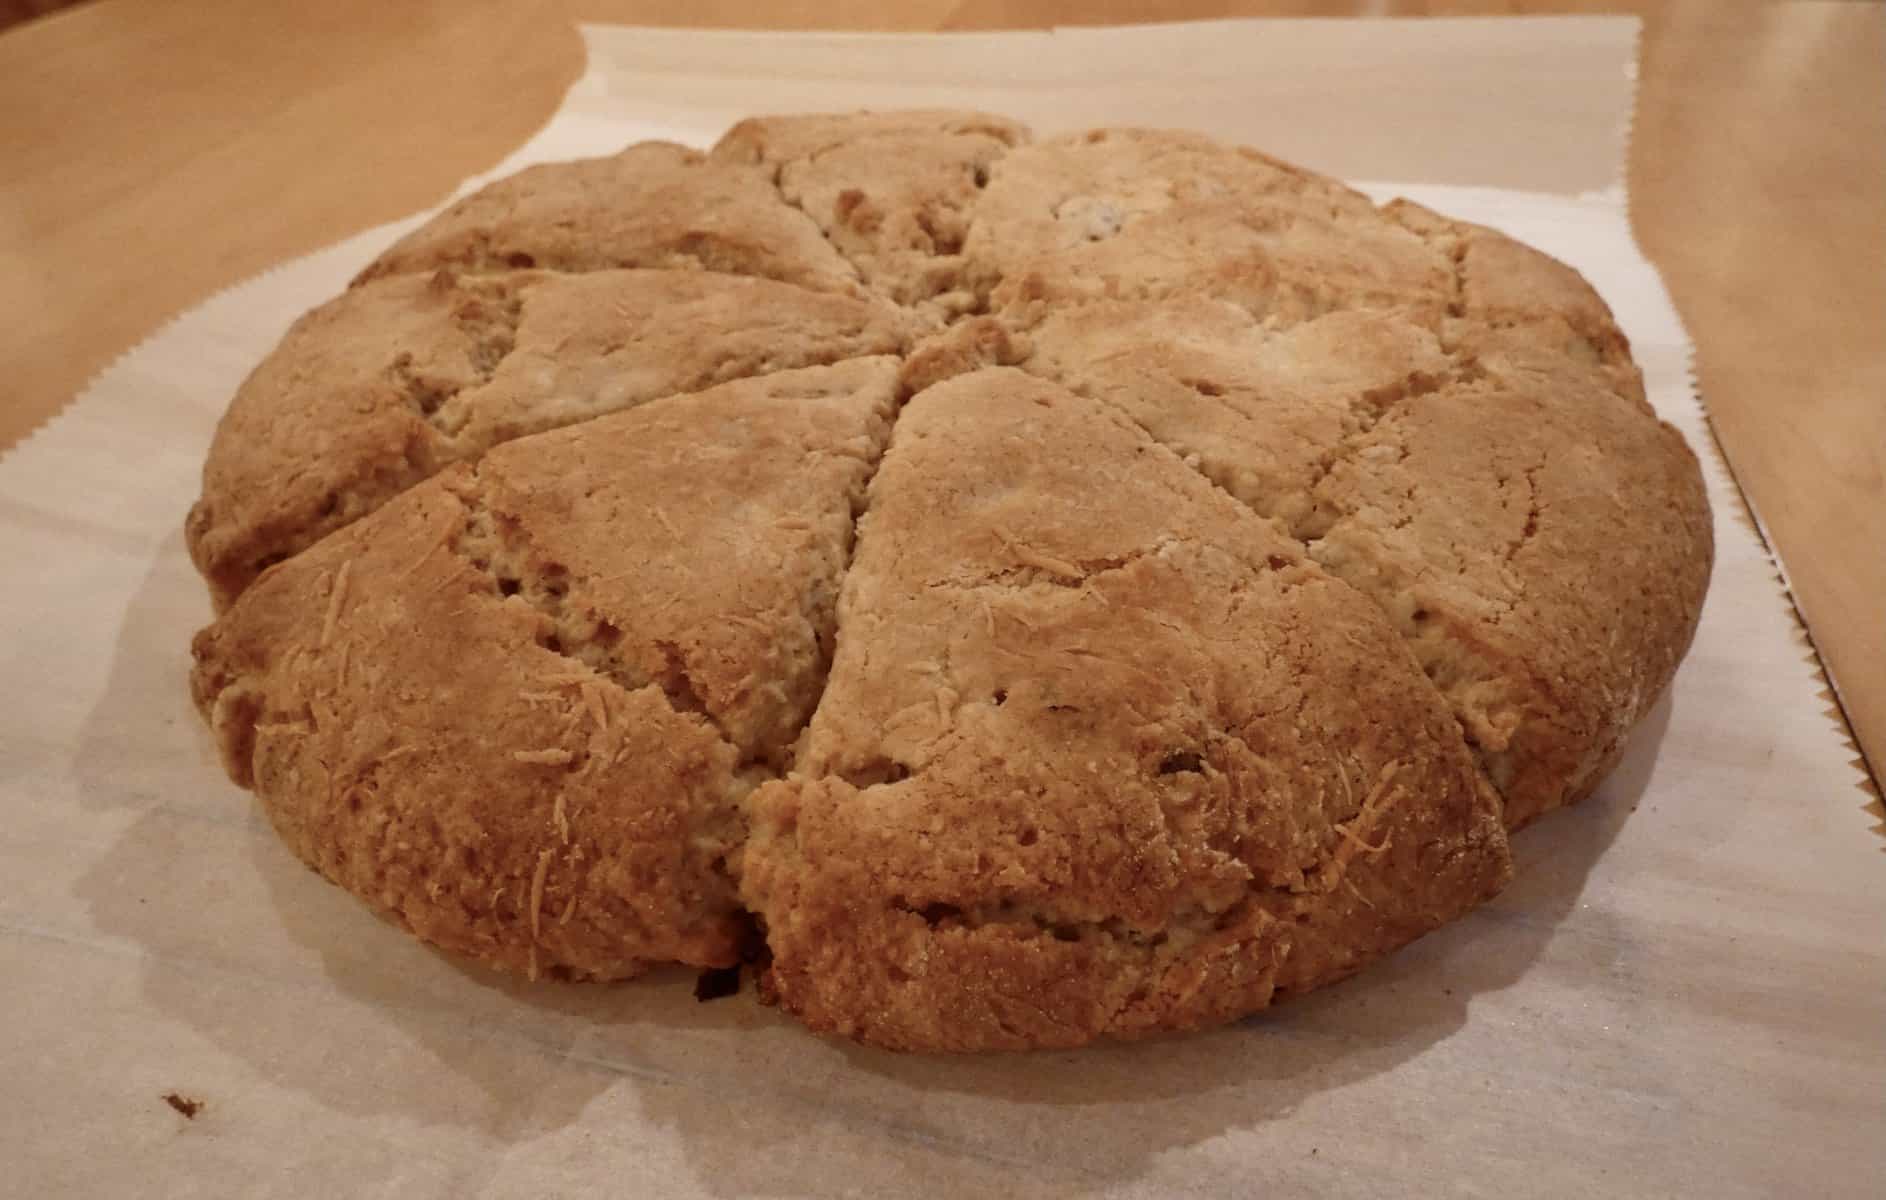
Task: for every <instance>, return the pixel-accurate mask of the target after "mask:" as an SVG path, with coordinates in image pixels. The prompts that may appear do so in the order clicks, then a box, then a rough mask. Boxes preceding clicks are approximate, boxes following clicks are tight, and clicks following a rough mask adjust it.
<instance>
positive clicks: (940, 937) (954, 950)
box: [742, 369, 1510, 1049]
mask: <svg viewBox="0 0 1886 1200" xmlns="http://www.w3.org/2000/svg"><path fill="white" fill-rule="evenodd" d="M858 538H859V540H858V543H857V547H856V551H855V556H854V562H853V566H852V570H851V572H850V574H849V575H848V576H847V577H846V581H845V587H844V593H843V596H842V597H841V600H840V606H839V637H838V653H837V657H836V660H835V662H834V665H833V669H832V674H831V680H830V683H829V684H828V687H827V690H826V692H825V695H824V698H823V699H822V700H821V702H820V705H819V708H818V710H817V712H816V714H815V715H814V718H813V721H812V725H811V727H810V729H809V731H808V734H807V738H806V742H805V745H804V747H803V749H802V751H801V754H800V757H799V762H798V766H797V769H796V770H795V772H794V773H793V774H792V775H791V776H790V777H789V778H788V779H786V780H783V781H778V782H773V783H768V784H766V785H764V786H763V787H761V788H760V789H759V790H758V791H757V792H755V793H754V795H753V797H752V801H751V804H752V810H751V811H752V816H753V826H752V833H751V837H750V840H749V842H748V844H747V849H746V853H745V855H744V859H743V875H742V895H743V896H744V898H745V899H746V902H747V904H748V905H749V906H750V907H751V908H752V909H753V911H754V912H755V913H756V914H757V915H758V916H759V917H760V918H761V920H762V922H763V924H764V927H765V931H766V937H767V942H768V945H769V947H770V949H771V952H772V967H771V974H770V979H771V982H772V987H773V988H774V990H775V991H776V993H777V995H778V997H779V999H780V1002H781V1003H782V1004H783V1005H784V1006H785V1007H787V1008H788V1009H790V1010H791V1011H793V1012H795V1013H797V1014H798V1015H799V1016H801V1017H803V1018H804V1019H805V1020H806V1021H807V1022H808V1023H809V1024H811V1025H812V1026H813V1027H814V1028H817V1029H820V1030H825V1031H831V1032H837V1033H842V1034H846V1035H849V1036H852V1037H856V1038H860V1039H863V1040H866V1041H870V1042H874V1043H877V1044H880V1045H886V1046H892V1047H901V1048H908V1049H988V1048H1018V1047H1027V1046H1072V1045H1077V1044H1079V1043H1082V1042H1086V1041H1089V1040H1091V1039H1093V1038H1096V1037H1100V1036H1107V1035H1112V1036H1133V1035H1138V1034H1145V1033H1149V1032H1154V1031H1158V1030H1165V1029H1180V1028H1189V1027H1195V1026H1201V1025H1206V1024H1210V1023H1213V1022H1218V1021H1223V1020H1228V1019H1231V1018H1234V1017H1236V1016H1239V1015H1242V1014H1245V1013H1249V1012H1252V1011H1254V1010H1256V1009H1260V1008H1262V1007H1264V1006H1265V1005H1266V1004H1267V1003H1269V1002H1270V1000H1271V998H1272V997H1273V995H1275V994H1277V993H1279V992H1289V991H1298V990H1303V989H1306V988H1310V987H1315V986H1317V985H1319V984H1322V983H1326V982H1328V981H1330V980H1332V979H1336V978H1339V977H1341V976H1343V975H1346V974H1348V973H1349V972H1351V971H1353V970H1355V969H1356V968H1357V967H1359V966H1361V965H1362V964H1363V963H1365V962H1367V961H1368V960H1370V959H1372V958H1375V957H1377V956H1379V955H1381V954H1384V953H1386V952H1388V951H1389V950H1392V949H1393V948H1395V947H1397V946H1399V945H1402V944H1403V943H1405V942H1407V941H1409V940H1410V939H1412V938H1415V937H1418V936H1419V935H1421V934H1422V933H1424V932H1426V931H1428V930H1430V929H1433V928H1435V927H1436V926H1438V925H1440V924H1441V923H1443V922H1445V921H1447V920H1450V919H1452V918H1454V917H1456V916H1458V915H1460V914H1461V913H1463V912H1465V911H1466V910H1468V909H1469V908H1471V907H1473V906H1474V905H1475V904H1477V903H1479V902H1480V901H1481V900H1483V899H1485V898H1486V897H1487V896H1489V895H1491V894H1492V893H1493V892H1494V891H1496V890H1497V889H1498V888H1499V887H1500V886H1501V885H1502V883H1503V882H1504V881H1505V879H1506V878H1507V875H1508V872H1509V869H1510V865H1509V861H1508V857H1507V849H1506V842H1505V836H1504V832H1503V831H1502V829H1501V827H1500V823H1499V812H1498V802H1497V799H1496V798H1495V797H1493V796H1492V794H1491V793H1490V792H1489V791H1487V790H1485V789H1484V787H1483V786H1482V785H1481V783H1480V780H1479V777H1478V775H1477V773H1476V771H1475V769H1474V766H1473V763H1472V760H1471V758H1470V757H1469V756H1468V753H1467V750H1466V747H1465V745H1464V743H1463V741H1462V739H1461V734H1460V730H1459V728H1458V726H1457V725H1456V723H1455V721H1454V719H1453V718H1452V716H1450V715H1449V714H1448V712H1447V710H1446V707H1445V705H1444V704H1443V703H1442V702H1441V700H1440V698H1439V697H1438V696H1437V695H1436V694H1435V692H1434V690H1433V688H1432V687H1431V686H1430V685H1429V684H1428V682H1427V680H1425V679H1424V678H1423V677H1422V675H1421V672H1420V668H1419V666H1418V665H1417V664H1416V663H1415V662H1414V660H1413V658H1412V657H1411V656H1410V655H1409V653H1408V651H1407V648H1406V647H1405V646H1404V645H1403V643H1402V642H1401V640H1400V639H1399V638H1398V637H1397V636H1396V635H1395V633H1394V631H1393V630H1392V629H1391V628H1389V627H1388V625H1387V624H1386V623H1385V622H1384V620H1383V619H1382V617H1381V614H1380V613H1379V612H1377V611H1376V610H1375V608H1374V607H1373V606H1372V605H1370V604H1369V603H1368V602H1367V601H1366V600H1364V599H1363V598H1362V597H1360V596H1358V595H1357V594H1356V593H1355V592H1354V591H1353V590H1351V589H1350V588H1348V587H1347V586H1345V585H1343V584H1341V583H1338V582H1336V581H1334V580H1332V579H1330V578H1329V577H1327V576H1326V575H1325V574H1324V573H1323V572H1322V571H1321V570H1320V569H1319V568H1318V567H1316V566H1315V565H1314V564H1312V563H1308V562H1307V561H1305V560H1304V559H1303V558H1302V557H1301V555H1300V553H1299V552H1298V549H1297V548H1296V547H1295V546H1294V545H1293V544H1292V543H1290V542H1288V541H1287V540H1285V539H1283V538H1281V537H1278V536H1276V535H1275V534H1274V533H1273V532H1272V531H1271V530H1270V528H1269V526H1267V525H1266V524H1265V523H1263V522H1262V521H1260V520H1258V519H1257V518H1256V517H1254V516H1252V515H1251V514H1250V513H1249V512H1248V511H1247V510H1246V509H1245V508H1243V507H1242V506H1241V505H1239V504H1237V503H1236V502H1235V501H1233V500H1231V499H1230V498H1229V497H1227V496H1225V495H1223V494H1222V493H1221V492H1219V491H1218V490H1216V489H1215V488H1214V487H1213V486H1212V485H1211V484H1210V483H1208V482H1207V481H1206V480H1205V479H1204V478H1203V477H1201V476H1200V475H1198V474H1197V473H1196V472H1194V471H1192V470H1190V469H1188V468H1187V467H1186V466H1185V465H1184V464H1183V463H1182V462H1180V461H1179V460H1178V459H1177V458H1176V457H1174V456H1173V455H1172V454H1171V453H1170V452H1168V451H1166V450H1164V449H1163V448H1161V447H1159V446H1158V445H1156V444H1155V443H1153V442H1152V441H1151V440H1150V439H1148V438H1147V437H1146V436H1145V435H1144V434H1143V433H1141V432H1140V431H1139V430H1137V429H1135V428H1133V427H1132V426H1131V425H1129V424H1128V423H1127V422H1126V421H1125V420H1123V419H1122V418H1120V417H1118V416H1117V415H1115V414H1113V413H1111V412H1109V411H1108V410H1106V409H1104V408H1102V407H1101V406H1100V405H1098V404H1096V403H1094V402H1092V401H1088V400H1085V399H1082V398H1079V397H1076V396H1074V395H1072V394H1071V393H1068V392H1066V391H1064V390H1063V389H1061V388H1058V387H1056V386H1054V385H1052V384H1048V383H1045V382H1043V381H1041V380H1038V379H1035V378H1033V377H1031V376H1028V375H1026V374H1023V373H1021V372H1019V371H1014V370H1006V369H988V370H983V371H978V372H974V373H972V374H968V375H964V376H961V377H959V378H957V379H954V380H952V381H950V382H947V383H944V384H940V385H938V386H936V387H933V388H931V389H929V390H927V391H924V392H922V393H920V394H919V395H917V396H916V397H915V398H914V399H913V400H911V401H910V402H909V404H908V406H907V407H906V409H905V410H904V413H903V415H902V417H901V419H900V421H899V424H898V427H897V431H896V435H895V438H894V440H893V444H892V447H891V449H890V450H889V451H888V452H887V453H886V455H885V458H884V462H883V464H882V468H881V470H880V471H879V473H878V475H877V477H876V479H875V480H874V482H873V483H872V486H871V489H870V493H869V497H868V507H867V511H866V514H865V515H864V517H863V518H862V520H861V523H860V528H859V535H858Z"/></svg>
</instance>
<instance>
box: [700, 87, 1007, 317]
mask: <svg viewBox="0 0 1886 1200" xmlns="http://www.w3.org/2000/svg"><path fill="white" fill-rule="evenodd" d="M1027 140H1028V129H1027V127H1026V126H1024V125H1022V124H1020V123H1019V122H1016V121H1011V120H1008V119H1006V118H1003V117H995V116H990V115H988V114H986V113H976V112H956V111H949V110H936V111H911V112H894V113H857V114H852V115H846V116H835V115H830V114H820V115H810V116H780V117H752V118H749V119H747V120H745V121H741V122H740V123H739V124H737V125H735V126H734V127H733V128H732V129H730V130H728V132H727V134H726V136H725V137H723V138H721V140H720V142H719V144H718V145H716V146H715V147H714V150H713V155H714V157H715V158H717V159H722V160H725V161H728V162H738V163H748V164H754V165H758V166H760V167H762V168H763V169H765V170H766V171H768V172H770V174H771V176H772V178H773V180H774V182H775V183H776V185H777V186H778V188H779V192H780V195H782V196H783V197H785V198H786V199H787V200H788V201H790V202H791V203H793V204H795V205H797V206H798V207H799V208H800V209H802V210H803V211H804V212H805V213H806V214H807V215H808V216H810V217H811V218H812V219H813V220H814V221H817V222H818V224H819V228H820V229H822V230H823V231H824V232H825V236H826V237H827V238H829V239H831V242H832V244H833V245H834V246H836V247H837V248H838V249H839V251H840V252H841V253H843V254H844V255H845V257H846V258H848V259H850V260H851V261H852V262H853V263H855V264H856V265H857V266H858V268H859V270H860V271H861V273H862V274H863V276H864V279H865V282H866V283H868V284H870V285H871V286H872V287H874V288H876V289H877V290H878V291H880V292H882V293H883V294H885V295H887V296H889V297H891V298H892V299H893V300H896V301H898V302H899V303H902V304H922V305H926V306H928V307H929V308H930V309H932V310H933V311H935V312H936V313H937V314H939V315H945V314H950V313H957V312H963V311H966V310H968V309H970V308H972V307H973V306H974V305H975V303H976V299H977V298H976V296H975V295H974V294H973V293H972V292H971V291H969V290H968V289H967V288H966V287H965V286H964V282H963V280H962V278H961V276H962V266H963V259H962V247H963V239H964V238H965V237H966V236H967V235H968V232H969V217H970V213H971V211H972V210H973V209H974V207H975V204H976V201H977V199H978V197H979V196H980V195H981V193H982V189H983V187H985V186H986V185H987V184H988V181H989V176H990V170H991V168H992V167H994V165H995V163H996V162H997V160H999V159H1000V158H1001V157H1002V156H1003V155H1005V154H1007V153H1008V152H1009V150H1010V149H1012V148H1013V147H1015V146H1018V145H1021V144H1022V143H1024V142H1026V141H1027Z"/></svg>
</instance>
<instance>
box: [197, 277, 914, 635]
mask: <svg viewBox="0 0 1886 1200" xmlns="http://www.w3.org/2000/svg"><path fill="white" fill-rule="evenodd" d="M913 329H914V326H913V323H912V321H911V319H910V318H909V317H908V316H907V315H906V314H904V313H902V312H901V311H899V310H898V309H896V308H895V307H894V306H892V305H890V304H888V303H886V302H884V301H881V300H874V299H867V298H861V297H855V296H841V295H834V294H832V293H829V292H814V291H809V290H807V289H805V288H801V287H794V286H792V285H790V284H784V283H777V282H774V281H772V280H768V279H744V278H740V277H737V276H732V275H717V274H711V273H705V272H699V271H599V272H595V273H593V274H587V275H555V274H547V273H543V272H534V271H525V272H512V273H509V274H505V275H497V276H459V275H454V274H451V273H449V272H440V273H437V274H433V275H406V276H398V277H395V278H391V279H384V280H379V281H376V282H374V283H370V284H366V285H364V286H362V287H357V288H354V289H352V290H351V291H348V292H346V293H344V294H343V295H341V296H339V297H337V298H336V299H334V300H331V301H329V302H328V303H327V304H324V305H322V306H321V307H320V308H317V309H315V310H314V311H313V312H311V313H309V314H308V315H307V316H305V317H303V318H302V319H301V320H299V321H297V322H296V323H295V325H294V327H293V328H292V329H290V330H289V332H288V334H287V336H286V337H284V338H283V339H282V342H281V344H280V345H279V346H277V347H276V348H275V350H274V351H273V352H272V353H271V354H270V355H269V357H268V358H267V359H265V360H264V361H263V362H262V364H261V365H260V366H258V367H257V368H256V370H255V372H254V373H253V374H252V375H250V377H249V378H248V379H247V380H246V381H245V382H244V383H243V385H242V388H241V390H240V391H238V392H237V393H236V398H235V400H234V401H233V402H232V403H231V404H230V406H229V411H228V412H227V413H226V414H224V416H223V419H222V423H221V424H220V425H219V426H218V427H217V431H216V440H215V442H214V443H213V444H212V445H211V447H210V454H209V459H208V461H207V462H206V463H205V464H204V468H203V496H202V498H201V499H200V500H199V501H198V502H197V505H196V507H195V509H194V510H193V511H192V512H191V514H190V519H189V523H188V526H187V530H188V534H189V543H190V551H191V555H192V557H193V558H194V559H195V560H196V564H197V567H198V569H199V570H201V571H202V572H203V574H204V576H205V577H206V578H207V579H208V580H209V581H210V586H211V592H212V595H213V597H214V599H215V600H216V603H217V606H218V608H221V607H224V606H226V605H227V604H228V603H229V602H230V601H231V600H233V599H234V598H235V597H236V596H237V595H238V594H240V593H241V591H242V589H243V588H245V587H247V586H248V585H249V583H250V581H251V580H253V579H254V578H255V576H256V575H257V574H259V573H260V572H261V571H262V570H263V569H264V568H266V567H267V566H269V565H270V564H272V563H274V562H278V561H280V560H281V559H283V558H286V557H288V556H290V555H292V554H295V553H297V552H299V551H300V550H302V549H303V548H305V547H307V546H309V545H311V544H312V543H313V542H314V541H315V540H316V539H318V538H320V537H321V536H323V535H324V534H327V533H329V532H331V531H333V530H335V529H339V528H341V527H342V526H344V525H346V524H347V523H348V522H350V521H354V520H357V519H358V518H360V517H361V516H363V515H365V514H366V513H369V512H371V511H373V509H375V508H376V507H378V506H379V505H381V504H383V503H385V502H386V501H387V500H388V499H390V498H391V497H393V496H395V495H397V494H398V493H399V492H401V491H403V490H404V489H406V488H408V487H411V486H412V485H413V484H415V483H418V482H419V481H420V480H422V479H425V478H427V477H428V476H430V475H432V474H433V473H434V472H436V471H438V470H439V469H440V468H441V467H443V466H444V465H445V464H447V463H450V462H453V461H456V460H459V459H464V458H471V457H475V456H476V455H478V454H480V453H482V452H483V451H484V450H486V449H488V448H490V447H491V446H493V445H496V444H498V443H500V442H503V441H506V440H508V439H510V438H514V437H519V436H522V435H524V434H528V433H535V432H538V431H541V430H545V429H551V428H555V427H557V426H562V425H569V424H573V423H576V422H578V421H583V420H587V419H589V418H592V417H596V416H599V415H601V414H604V413H608V412H615V411H619V410H622V409H626V408H632V407H634V406H635V405H638V404H642V403H645V402H646V401H649V400H653V399H656V398H658V397H661V396H668V395H673V394H675V393H677V392H690V391H697V390H700V389H702V388H707V387H711V386H713V385H715V384H718V383H724V382H726V381H728V380H731V379H738V378H743V377H746V376H750V375H762V374H765V373H767V372H769V371H777V370H781V369H784V368H791V367H801V366H809V365H812V364H819V363H829V362H833V361H836V360H839V359H844V358H850V357H854V356H860V355H874V354H888V353H896V352H897V351H899V350H901V349H902V348H903V347H904V345H905V344H906V343H907V342H908V340H909V339H910V337H911V336H912V331H913Z"/></svg>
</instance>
